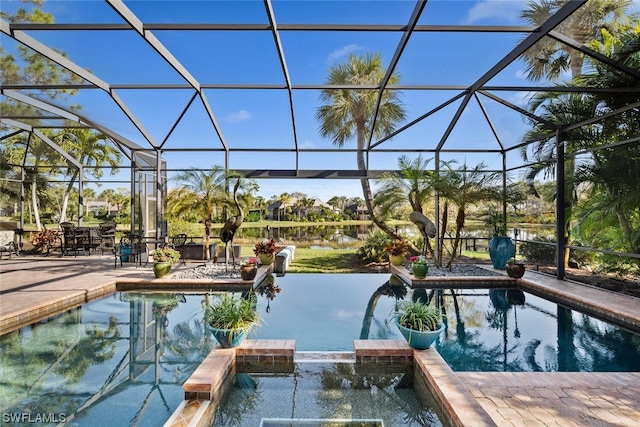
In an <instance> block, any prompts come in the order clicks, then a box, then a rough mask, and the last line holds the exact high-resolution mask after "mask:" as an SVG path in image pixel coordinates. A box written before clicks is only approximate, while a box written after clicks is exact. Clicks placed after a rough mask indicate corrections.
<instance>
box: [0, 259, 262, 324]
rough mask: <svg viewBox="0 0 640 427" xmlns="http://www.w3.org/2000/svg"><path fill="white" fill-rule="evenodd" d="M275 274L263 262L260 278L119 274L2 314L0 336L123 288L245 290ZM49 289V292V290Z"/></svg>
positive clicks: (257, 275)
mask: <svg viewBox="0 0 640 427" xmlns="http://www.w3.org/2000/svg"><path fill="white" fill-rule="evenodd" d="M272 273H273V265H266V266H265V265H263V266H261V267H259V268H258V272H257V274H256V277H255V278H254V279H252V280H243V279H173V278H171V277H169V278H163V279H155V278H146V277H142V278H135V277H117V278H115V279H111V280H110V281H108V282H106V283H102V284H99V285H95V286H90V285H85V287H84V288H83V289H73V290H66V291H65V292H59V293H58V294H59V295H57V296H55V295H53V292H51V293H50V294H51V297H50V298H49V299H48V300H47V301H45V302H40V303H31V304H30V305H29V306H26V307H23V308H21V309H18V310H14V311H12V312H10V313H0V335H4V334H7V333H9V332H12V331H15V330H17V329H20V328H23V327H25V326H28V325H30V324H32V323H36V322H39V321H42V320H45V319H47V318H50V317H53V316H56V315H58V314H60V313H63V312H65V311H68V310H71V309H74V308H77V307H80V306H81V305H83V304H86V303H88V302H90V301H93V300H96V299H98V298H103V297H106V296H109V295H112V294H113V293H115V292H119V291H123V292H126V291H174V292H175V291H176V289H179V290H180V291H191V292H194V291H200V292H214V291H236V292H242V291H247V290H250V289H255V288H256V287H258V286H259V285H260V284H261V283H262V282H263V281H264V279H265V278H266V277H267V276H268V275H270V274H272ZM45 292H46V291H45ZM3 298H4V297H3Z"/></svg>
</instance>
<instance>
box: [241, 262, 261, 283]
mask: <svg viewBox="0 0 640 427" xmlns="http://www.w3.org/2000/svg"><path fill="white" fill-rule="evenodd" d="M257 272H258V269H257V268H256V266H255V265H250V266H246V267H240V277H242V280H253V279H255V277H256V273H257Z"/></svg>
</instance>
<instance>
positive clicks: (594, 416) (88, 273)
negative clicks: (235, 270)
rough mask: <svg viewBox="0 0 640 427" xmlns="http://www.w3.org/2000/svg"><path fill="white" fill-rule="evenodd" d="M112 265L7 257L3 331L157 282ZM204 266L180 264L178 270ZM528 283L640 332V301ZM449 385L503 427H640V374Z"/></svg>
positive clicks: (538, 278)
mask: <svg viewBox="0 0 640 427" xmlns="http://www.w3.org/2000/svg"><path fill="white" fill-rule="evenodd" d="M113 262H114V261H113V257H109V256H97V255H92V256H78V257H60V256H58V255H51V256H49V257H42V256H20V257H12V258H11V259H6V258H5V259H3V260H2V261H0V334H5V333H7V332H9V331H11V330H14V329H16V328H18V327H20V324H21V322H27V323H28V322H29V321H32V320H30V319H34V318H37V317H43V318H44V317H47V316H49V315H51V313H52V312H55V310H63V309H65V307H66V306H74V305H75V306H77V305H80V304H83V303H84V302H86V301H89V300H92V299H95V298H99V297H101V296H103V295H107V294H110V293H112V292H114V291H115V290H116V284H117V282H118V280H122V281H131V280H132V279H140V280H142V281H146V280H153V279H154V276H153V271H152V269H151V265H148V266H147V267H136V266H134V265H126V266H124V267H122V268H120V267H119V266H118V268H117V269H114V267H113ZM200 264H202V261H198V262H196V263H187V265H183V264H176V265H175V267H174V270H173V271H179V270H182V269H185V268H191V267H194V266H197V265H200ZM524 279H525V281H526V283H527V286H526V290H527V291H530V289H529V288H531V289H532V290H533V291H534V292H539V293H542V292H548V293H549V294H552V295H554V297H556V296H560V297H561V298H565V299H567V300H568V301H573V303H575V304H578V305H579V304H582V303H584V301H591V302H593V303H595V305H596V306H597V307H596V309H597V310H598V311H603V312H605V311H606V312H608V313H610V314H611V317H612V318H620V319H623V320H624V321H625V322H627V324H628V325H630V326H629V327H628V329H631V330H635V331H636V333H638V332H637V331H638V330H639V329H640V310H638V308H639V307H640V301H639V300H638V299H637V298H633V297H628V296H624V295H619V294H614V293H612V292H609V291H604V290H600V289H597V288H594V287H588V286H584V285H580V284H576V283H572V282H565V281H558V280H556V279H554V278H550V277H549V276H544V275H541V274H537V273H535V272H527V273H526V275H525V278H524ZM536 290H537V291H536ZM27 323H25V324H27ZM451 375H453V376H454V378H452V377H451ZM445 381H448V382H452V383H453V384H458V385H460V384H461V385H462V389H463V390H464V392H465V393H469V394H470V395H471V396H473V398H475V400H476V402H477V403H478V404H479V405H480V406H481V407H482V408H483V409H484V411H486V413H487V414H488V415H489V417H490V418H491V420H492V421H493V422H494V423H495V425H499V426H543V425H544V426H640V373H584V372H576V373H565V372H562V373H554V372H548V373H538V372H536V373H531V372H522V373H508V372H458V373H453V374H449V377H448V378H446V379H445ZM459 391H460V390H453V389H452V390H450V392H451V393H452V394H450V395H447V388H446V387H445V388H444V392H443V395H442V396H441V398H442V399H443V400H445V401H446V400H447V399H455V396H456V393H459ZM469 425H471V424H469Z"/></svg>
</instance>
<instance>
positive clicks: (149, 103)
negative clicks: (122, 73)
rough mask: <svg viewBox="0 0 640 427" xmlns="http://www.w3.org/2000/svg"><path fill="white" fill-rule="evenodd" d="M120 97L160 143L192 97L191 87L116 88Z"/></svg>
mask: <svg viewBox="0 0 640 427" xmlns="http://www.w3.org/2000/svg"><path fill="white" fill-rule="evenodd" d="M117 93H118V95H119V96H120V99H121V100H122V101H123V102H124V103H125V104H126V106H127V107H128V109H129V110H130V111H131V113H132V114H133V115H134V116H135V117H137V118H138V119H139V120H140V122H141V123H143V124H146V125H145V129H146V130H147V131H148V132H149V133H150V135H151V136H152V137H153V139H154V140H155V141H156V143H157V144H161V143H162V141H164V140H165V139H166V138H167V137H168V136H169V133H170V132H171V128H172V127H173V126H174V125H175V122H176V120H177V118H178V117H180V115H181V113H182V111H183V110H184V109H185V108H187V105H188V104H189V101H190V99H191V98H192V97H193V93H194V90H193V89H154V90H148V89H146V90H145V89H118V91H117Z"/></svg>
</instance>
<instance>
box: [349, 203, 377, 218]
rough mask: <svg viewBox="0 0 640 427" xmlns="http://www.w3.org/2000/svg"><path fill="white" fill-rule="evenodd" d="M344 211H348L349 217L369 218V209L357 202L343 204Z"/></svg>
mask: <svg viewBox="0 0 640 427" xmlns="http://www.w3.org/2000/svg"><path fill="white" fill-rule="evenodd" d="M344 211H345V212H347V213H349V214H350V215H351V217H353V218H354V219H360V220H368V219H371V218H370V216H369V210H368V209H367V207H366V206H360V205H358V204H357V203H354V204H352V205H348V206H345V208H344Z"/></svg>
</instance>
